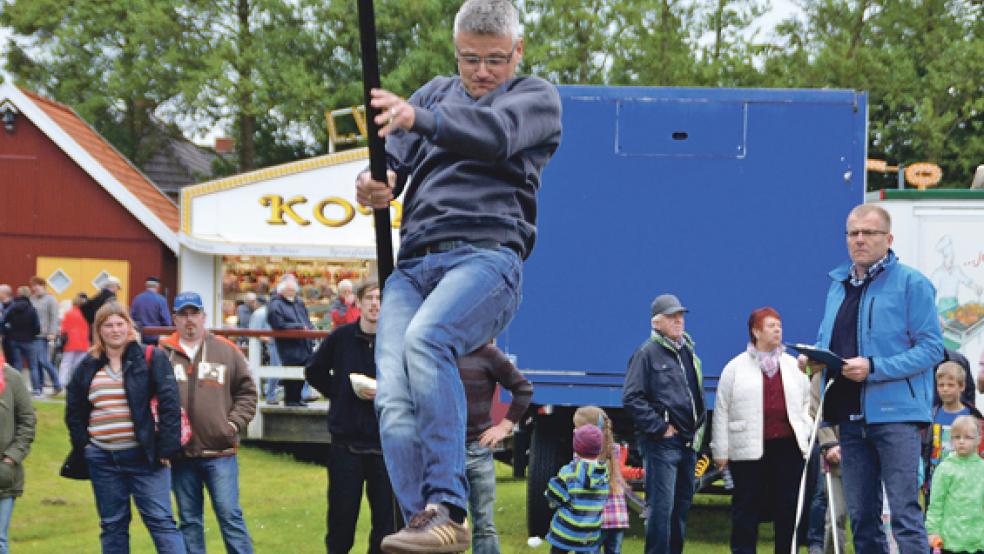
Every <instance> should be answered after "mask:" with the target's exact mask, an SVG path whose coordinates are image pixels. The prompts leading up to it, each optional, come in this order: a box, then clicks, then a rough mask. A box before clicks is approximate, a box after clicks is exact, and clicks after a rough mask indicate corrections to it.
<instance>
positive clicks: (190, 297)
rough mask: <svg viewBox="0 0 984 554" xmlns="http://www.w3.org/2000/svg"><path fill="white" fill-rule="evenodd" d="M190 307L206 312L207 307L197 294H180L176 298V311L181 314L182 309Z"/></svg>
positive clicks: (189, 292)
mask: <svg viewBox="0 0 984 554" xmlns="http://www.w3.org/2000/svg"><path fill="white" fill-rule="evenodd" d="M189 307H190V308H198V309H199V310H204V309H205V305H204V304H202V297H201V295H200V294H198V293H197V292H191V291H185V292H179V293H178V295H177V296H175V297H174V311H175V312H180V311H181V309H182V308H189Z"/></svg>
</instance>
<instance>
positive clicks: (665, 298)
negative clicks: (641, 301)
mask: <svg viewBox="0 0 984 554" xmlns="http://www.w3.org/2000/svg"><path fill="white" fill-rule="evenodd" d="M689 311H690V310H688V309H687V308H684V307H683V306H682V305H681V304H680V299H679V298H677V297H676V296H674V295H672V294H661V295H659V296H657V297H656V299H655V300H653V315H654V316H657V315H671V314H676V313H680V312H689Z"/></svg>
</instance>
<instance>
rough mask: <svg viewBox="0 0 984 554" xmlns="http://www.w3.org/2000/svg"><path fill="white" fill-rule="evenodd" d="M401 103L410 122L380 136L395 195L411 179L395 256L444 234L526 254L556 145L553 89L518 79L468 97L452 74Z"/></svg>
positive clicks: (556, 112)
mask: <svg viewBox="0 0 984 554" xmlns="http://www.w3.org/2000/svg"><path fill="white" fill-rule="evenodd" d="M409 102H410V104H412V105H413V106H414V112H415V114H414V126H413V129H412V130H411V131H397V132H396V133H394V134H392V135H390V136H389V138H388V139H387V141H386V152H387V154H388V164H389V168H390V169H392V170H393V171H395V172H396V174H397V185H396V190H394V195H399V194H400V192H401V191H402V190H403V188H404V187H405V186H407V182H408V181H409V182H410V184H409V187H408V189H407V193H406V197H405V198H404V201H403V218H402V222H401V224H400V258H401V259H403V258H405V257H407V256H408V255H409V253H410V252H413V251H414V250H416V249H418V248H420V247H422V246H426V245H428V244H433V243H435V242H440V241H445V240H467V241H471V242H476V241H497V242H499V243H500V244H503V245H506V246H509V247H510V248H512V249H513V250H515V251H516V252H517V253H518V254H519V255H520V256H521V257H522V258H524V259H525V258H526V257H527V256H529V254H530V252H531V251H532V250H533V243H534V242H535V240H536V194H537V190H538V189H539V188H540V173H541V172H542V171H543V168H544V167H545V166H546V165H547V162H548V161H549V160H550V158H551V156H553V154H554V152H555V151H556V150H557V147H558V146H559V145H560V137H561V122H560V114H561V105H560V95H559V94H558V93H557V89H556V88H555V87H554V86H553V85H551V84H550V83H548V82H546V81H544V80H543V79H539V78H537V77H517V78H513V79H510V80H508V81H506V82H504V83H503V84H502V85H500V86H499V87H498V88H497V89H495V90H493V91H491V92H489V93H487V94H485V95H484V96H482V97H480V98H478V99H475V98H472V97H471V96H470V95H469V94H468V93H467V91H466V90H465V88H464V86H463V85H462V83H461V79H460V78H459V77H457V76H455V77H436V78H435V79H433V80H432V81H430V82H429V83H427V84H426V85H424V86H423V87H421V88H420V89H419V90H417V92H415V93H414V94H413V96H411V97H410V100H409Z"/></svg>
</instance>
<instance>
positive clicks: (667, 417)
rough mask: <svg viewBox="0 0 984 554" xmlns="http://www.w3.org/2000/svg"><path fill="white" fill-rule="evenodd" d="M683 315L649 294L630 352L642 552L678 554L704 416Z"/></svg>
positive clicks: (669, 299)
mask: <svg viewBox="0 0 984 554" xmlns="http://www.w3.org/2000/svg"><path fill="white" fill-rule="evenodd" d="M686 311H687V309H686V308H684V307H683V306H681V305H680V300H678V299H677V297H676V296H673V295H672V294H663V295H660V296H657V297H656V299H655V300H654V301H653V304H652V326H653V333H652V336H651V337H650V338H649V340H647V341H646V342H645V343H644V344H643V345H642V346H641V347H639V349H638V350H637V351H636V352H635V354H633V355H632V359H631V360H630V361H629V369H628V372H627V373H626V375H625V385H624V388H623V391H622V403H623V404H624V405H625V408H626V410H627V411H628V412H629V414H630V415H631V416H632V421H633V423H634V425H635V429H636V438H637V444H638V445H639V449H640V451H641V452H642V455H643V458H644V460H645V467H646V499H647V502H648V504H649V518H648V519H647V520H646V554H656V553H660V554H663V553H673V554H679V553H680V552H683V540H684V537H683V535H684V529H685V527H686V522H687V511H688V510H690V503H691V501H692V500H693V496H694V488H695V487H694V466H695V465H696V463H697V451H699V450H700V445H701V439H702V438H703V434H704V422H705V420H706V419H707V412H706V410H705V407H704V396H703V384H702V377H701V371H700V358H698V357H697V354H696V353H695V352H694V341H693V340H691V338H690V335H688V334H687V333H686V332H684V317H683V314H684V313H685V312H686Z"/></svg>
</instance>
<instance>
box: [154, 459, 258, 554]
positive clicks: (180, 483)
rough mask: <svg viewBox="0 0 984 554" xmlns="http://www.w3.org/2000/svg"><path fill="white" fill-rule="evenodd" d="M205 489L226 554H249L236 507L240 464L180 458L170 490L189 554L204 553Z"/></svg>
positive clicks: (248, 540)
mask: <svg viewBox="0 0 984 554" xmlns="http://www.w3.org/2000/svg"><path fill="white" fill-rule="evenodd" d="M203 486H204V487H205V488H207V489H208V496H209V498H211V499H212V509H213V510H214V511H215V519H216V520H218V522H219V531H221V532H222V541H223V542H224V543H225V547H226V552H230V553H233V552H235V553H247V552H248V553H252V552H253V544H252V542H251V541H250V538H249V531H247V530H246V521H245V520H243V510H242V508H241V507H240V506H239V464H238V463H237V461H236V457H235V456H221V457H218V458H183V459H181V460H178V461H175V462H174V464H173V465H172V467H171V488H172V489H173V490H174V499H175V500H176V501H177V504H178V521H179V525H178V527H179V529H181V534H182V535H183V536H184V543H185V546H186V547H187V549H188V552H189V554H204V553H205V524H204V512H205V507H204V503H205V498H204V494H203V492H202V487H203Z"/></svg>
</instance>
